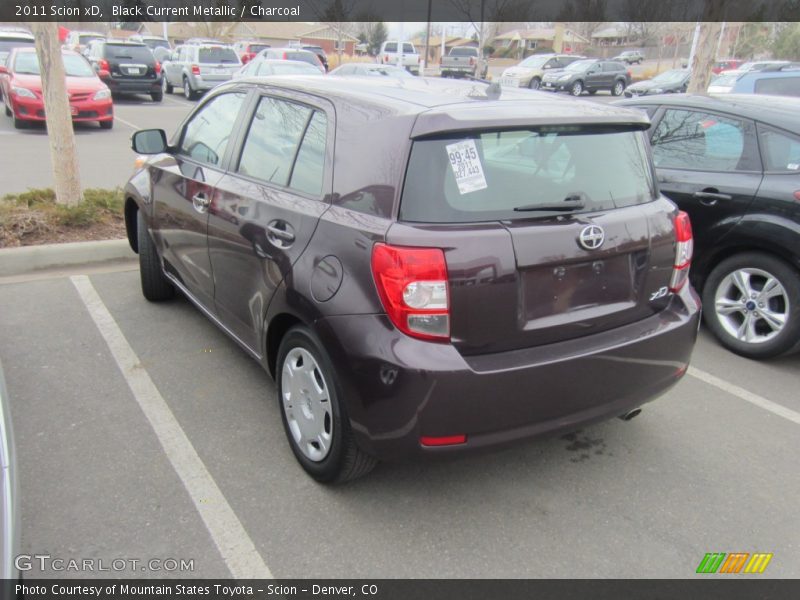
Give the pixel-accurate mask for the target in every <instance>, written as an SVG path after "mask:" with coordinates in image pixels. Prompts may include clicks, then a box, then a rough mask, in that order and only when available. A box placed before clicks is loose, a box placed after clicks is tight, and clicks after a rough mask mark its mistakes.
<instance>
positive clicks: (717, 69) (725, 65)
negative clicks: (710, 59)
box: [711, 58, 742, 75]
mask: <svg viewBox="0 0 800 600" xmlns="http://www.w3.org/2000/svg"><path fill="white" fill-rule="evenodd" d="M741 65H742V61H741V60H739V59H737V58H726V59H725V60H718V61H717V62H716V63H714V68H713V69H711V72H712V73H714V75H719V74H720V73H722V71H733V70H734V69H738V68H739V67H740V66H741Z"/></svg>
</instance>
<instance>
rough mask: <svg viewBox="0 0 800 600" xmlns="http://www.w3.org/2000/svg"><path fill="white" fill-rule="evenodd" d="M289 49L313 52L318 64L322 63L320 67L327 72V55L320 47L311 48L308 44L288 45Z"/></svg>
mask: <svg viewBox="0 0 800 600" xmlns="http://www.w3.org/2000/svg"><path fill="white" fill-rule="evenodd" d="M289 47H290V48H300V49H301V50H308V51H309V52H313V53H314V54H316V55H317V58H319V62H321V63H322V66H323V67H325V72H326V73H327V72H328V55H327V54H325V50H323V49H322V47H321V46H313V45H310V44H289Z"/></svg>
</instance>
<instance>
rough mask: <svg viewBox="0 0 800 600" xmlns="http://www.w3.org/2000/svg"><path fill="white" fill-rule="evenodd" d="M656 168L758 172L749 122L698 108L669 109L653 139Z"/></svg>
mask: <svg viewBox="0 0 800 600" xmlns="http://www.w3.org/2000/svg"><path fill="white" fill-rule="evenodd" d="M651 141H652V144H653V160H654V161H655V164H656V167H659V168H665V169H692V170H701V171H760V170H761V165H760V164H759V161H758V154H757V150H756V148H755V144H754V142H755V128H754V127H753V124H752V123H750V122H749V121H744V120H740V119H734V118H732V117H726V116H722V115H717V114H712V113H706V112H701V111H693V110H683V109H668V110H666V111H665V112H664V117H663V118H662V119H661V121H660V122H659V124H658V126H657V127H656V129H655V131H654V132H653V138H652V140H651Z"/></svg>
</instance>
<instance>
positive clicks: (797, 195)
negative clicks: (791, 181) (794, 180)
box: [794, 190, 800, 200]
mask: <svg viewBox="0 0 800 600" xmlns="http://www.w3.org/2000/svg"><path fill="white" fill-rule="evenodd" d="M794 199H795V200H800V190H797V191H796V192H795V193H794Z"/></svg>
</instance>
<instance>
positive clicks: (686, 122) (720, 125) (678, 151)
mask: <svg viewBox="0 0 800 600" xmlns="http://www.w3.org/2000/svg"><path fill="white" fill-rule="evenodd" d="M656 118H657V119H658V123H657V124H654V125H653V126H652V127H651V132H652V134H651V144H652V146H653V160H654V163H655V166H656V173H657V176H658V181H659V186H660V188H661V191H662V192H663V193H664V194H665V195H666V196H667V197H669V198H670V199H672V200H673V201H674V202H676V203H677V204H678V206H680V208H681V209H682V210H685V211H686V212H687V213H689V216H690V218H691V220H692V225H693V228H694V231H695V244H696V245H697V249H696V251H695V252H696V254H700V253H702V252H703V251H704V248H706V247H708V246H709V245H711V244H713V243H715V242H717V241H719V240H720V239H721V238H722V237H723V236H724V235H725V234H726V233H728V232H729V231H730V229H731V228H732V227H733V226H734V225H735V224H736V223H737V222H738V221H739V220H740V219H741V218H742V216H743V215H744V214H745V212H746V211H747V209H748V207H749V206H750V203H751V202H752V201H753V197H754V196H755V194H756V191H757V190H758V187H759V185H760V184H761V179H762V170H761V160H760V158H759V154H758V144H757V141H756V129H755V124H754V123H752V122H751V121H749V120H747V119H740V118H738V117H734V116H729V115H724V114H719V113H715V112H710V111H704V110H694V109H690V108H679V107H674V108H673V107H667V108H665V109H664V110H663V111H662V112H661V113H660V115H657V117H656Z"/></svg>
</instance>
